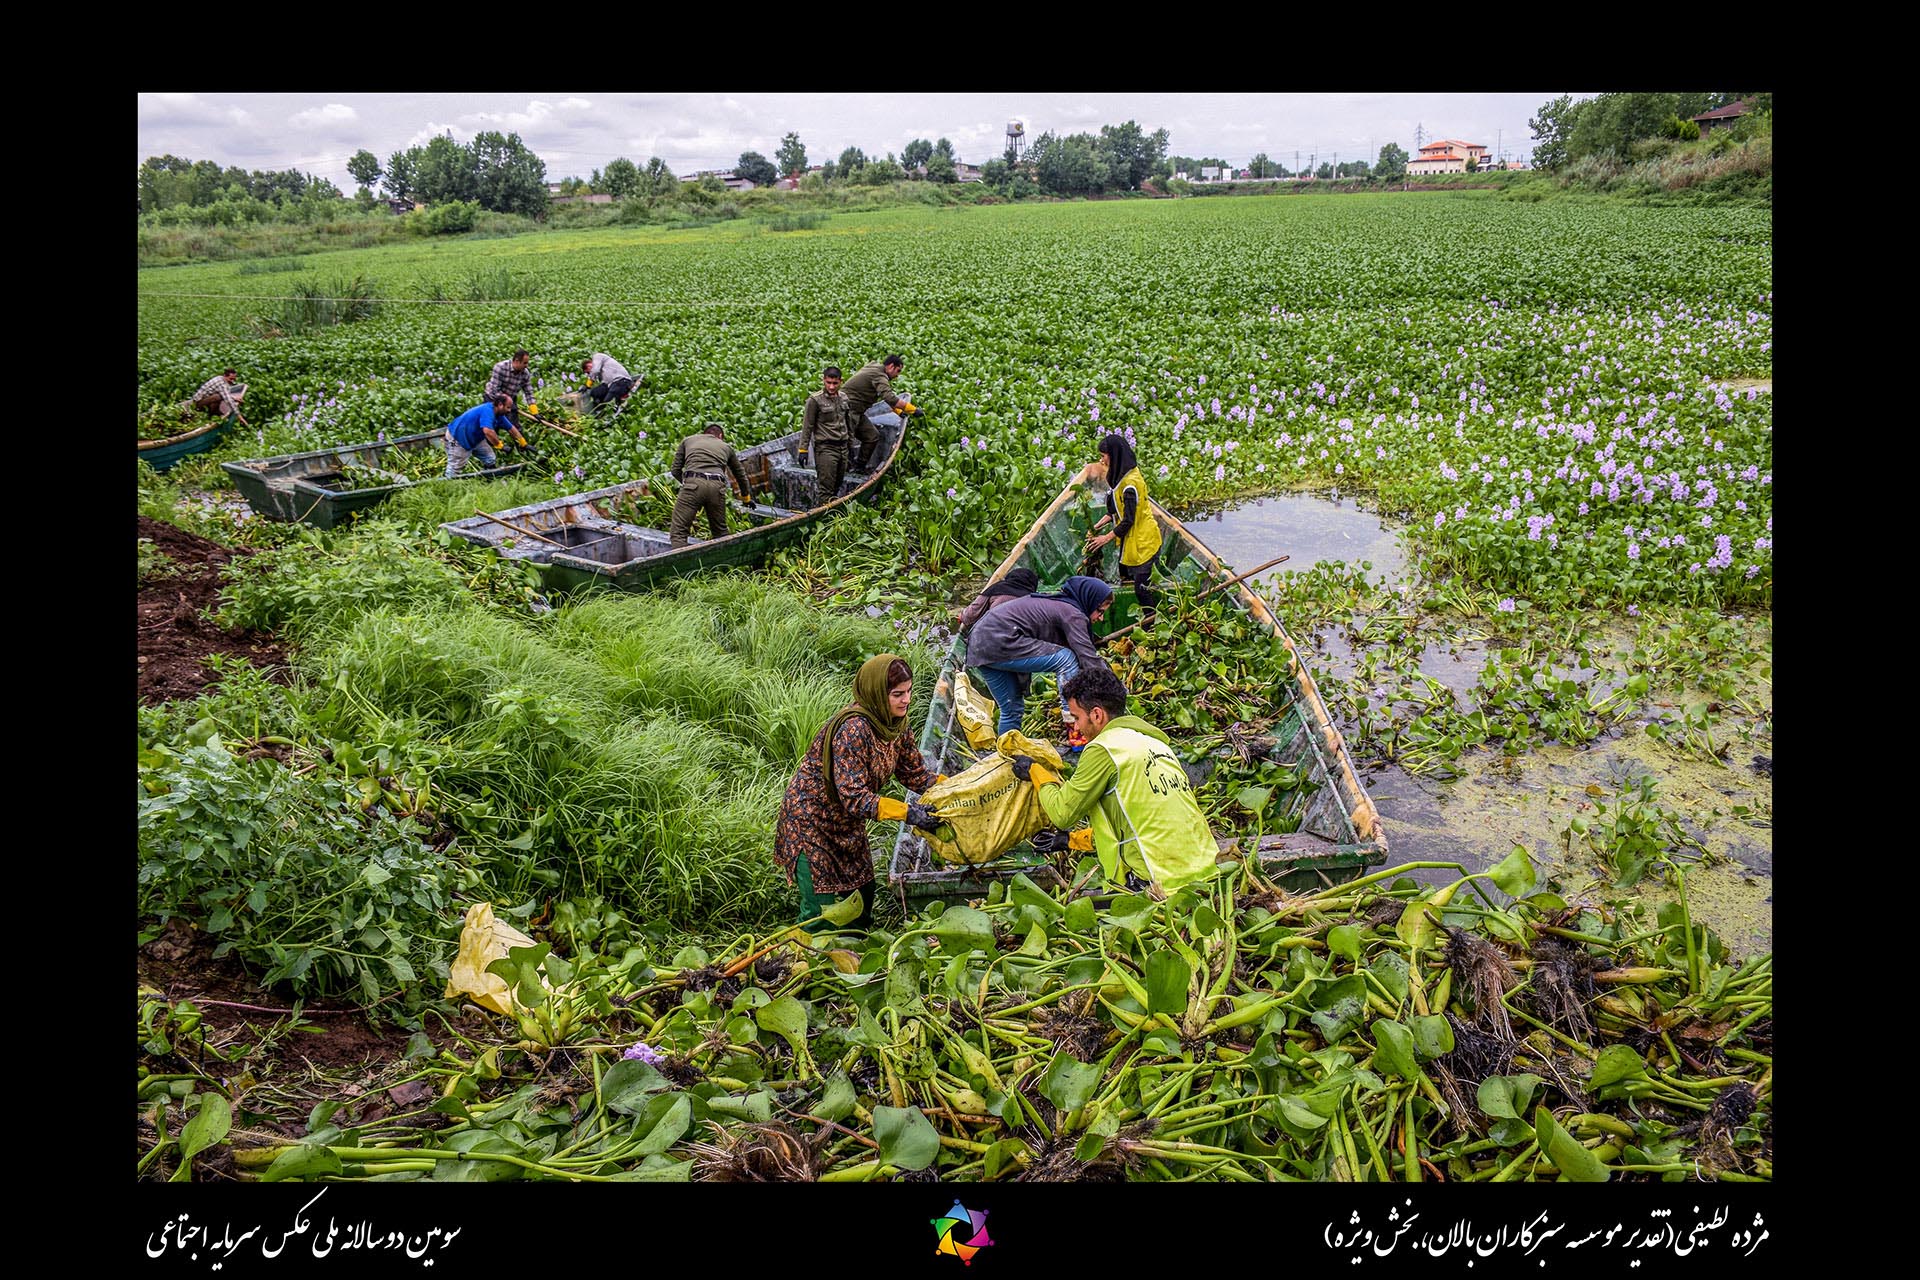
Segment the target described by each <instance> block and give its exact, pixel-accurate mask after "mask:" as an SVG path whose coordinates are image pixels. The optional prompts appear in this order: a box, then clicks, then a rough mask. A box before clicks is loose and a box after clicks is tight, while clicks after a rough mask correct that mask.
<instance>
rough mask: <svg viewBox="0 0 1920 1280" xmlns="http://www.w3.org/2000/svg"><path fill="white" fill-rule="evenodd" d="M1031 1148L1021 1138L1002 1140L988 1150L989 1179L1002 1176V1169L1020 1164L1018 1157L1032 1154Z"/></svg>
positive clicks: (987, 1168) (987, 1166)
mask: <svg viewBox="0 0 1920 1280" xmlns="http://www.w3.org/2000/svg"><path fill="white" fill-rule="evenodd" d="M1031 1150H1032V1148H1031V1147H1029V1146H1027V1144H1026V1143H1025V1142H1024V1141H1023V1140H1021V1139H1019V1138H1002V1139H1000V1141H998V1142H996V1143H994V1144H993V1145H992V1146H990V1147H988V1148H987V1154H986V1157H985V1158H986V1175H987V1177H988V1178H989V1179H992V1178H997V1177H999V1176H1000V1171H1001V1170H1002V1169H1007V1168H1011V1167H1013V1166H1015V1165H1017V1164H1018V1163H1019V1160H1018V1158H1017V1157H1018V1156H1020V1155H1021V1154H1023V1153H1027V1152H1030V1151H1031Z"/></svg>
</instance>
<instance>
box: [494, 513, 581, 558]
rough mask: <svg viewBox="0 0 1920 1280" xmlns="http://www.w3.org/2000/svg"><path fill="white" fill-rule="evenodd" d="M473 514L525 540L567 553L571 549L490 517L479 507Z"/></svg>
mask: <svg viewBox="0 0 1920 1280" xmlns="http://www.w3.org/2000/svg"><path fill="white" fill-rule="evenodd" d="M473 514H475V515H477V516H479V517H480V518H481V519H482V520H491V521H493V522H494V523H495V524H497V525H500V526H501V527H502V528H506V529H511V530H513V531H514V532H515V533H517V534H519V535H520V536H521V537H523V538H532V539H533V540H534V541H536V542H544V543H546V544H547V545H548V546H550V547H558V548H560V549H561V550H562V551H567V550H570V549H571V548H569V547H568V546H567V544H566V543H564V542H555V541H554V540H553V539H552V538H547V537H542V536H541V535H540V534H537V533H535V532H534V531H533V530H531V529H522V528H521V527H520V526H519V525H517V524H508V523H507V522H506V521H505V520H502V519H501V518H500V517H499V516H490V515H488V514H487V513H486V512H484V511H482V510H481V509H480V508H478V507H475V508H474V509H473Z"/></svg>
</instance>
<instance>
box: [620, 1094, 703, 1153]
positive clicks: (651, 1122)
mask: <svg viewBox="0 0 1920 1280" xmlns="http://www.w3.org/2000/svg"><path fill="white" fill-rule="evenodd" d="M692 1124H693V1100H692V1099H691V1098H689V1097H687V1095H686V1094H684V1093H662V1094H658V1095H656V1096H654V1097H653V1098H650V1099H649V1100H648V1101H647V1105H646V1107H645V1108H643V1109H642V1110H641V1112H640V1114H639V1117H638V1120H637V1121H636V1123H635V1124H634V1130H633V1131H634V1133H635V1134H636V1135H637V1136H638V1137H639V1138H640V1145H639V1146H638V1147H636V1148H635V1151H636V1152H637V1153H638V1154H640V1155H643V1156H651V1155H658V1154H659V1153H660V1152H662V1151H665V1150H666V1149H667V1148H668V1147H670V1146H672V1145H673V1144H674V1143H676V1142H678V1141H680V1139H681V1138H682V1137H684V1136H686V1132H687V1130H688V1128H689V1127H691V1126H692Z"/></svg>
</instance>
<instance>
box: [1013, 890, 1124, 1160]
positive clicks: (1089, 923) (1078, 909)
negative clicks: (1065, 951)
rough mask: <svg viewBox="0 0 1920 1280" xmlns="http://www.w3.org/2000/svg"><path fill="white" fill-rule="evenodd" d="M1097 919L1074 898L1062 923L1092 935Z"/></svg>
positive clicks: (1086, 901) (1087, 902) (1088, 904)
mask: <svg viewBox="0 0 1920 1280" xmlns="http://www.w3.org/2000/svg"><path fill="white" fill-rule="evenodd" d="M1098 919H1099V912H1098V911H1096V910H1095V909H1094V905H1093V899H1092V898H1075V899H1074V900H1073V901H1072V902H1070V903H1068V904H1067V914H1066V916H1065V917H1064V918H1063V923H1064V924H1065V925H1066V927H1067V928H1068V930H1070V931H1071V932H1073V933H1092V932H1093V926H1094V922H1095V921H1096V920H1098ZM996 1145H998V1144H996ZM1022 1145H1024V1144H1022Z"/></svg>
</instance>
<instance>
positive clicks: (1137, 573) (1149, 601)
mask: <svg viewBox="0 0 1920 1280" xmlns="http://www.w3.org/2000/svg"><path fill="white" fill-rule="evenodd" d="M1159 558H1160V553H1159V552H1158V551H1156V552H1154V553H1153V554H1152V555H1150V556H1148V557H1147V559H1146V563H1144V564H1123V565H1121V566H1120V578H1121V581H1123V582H1131V583H1132V584H1133V595H1134V598H1135V599H1136V600H1138V601H1139V602H1140V612H1142V613H1152V612H1153V607H1154V606H1155V605H1157V604H1159V603H1160V593H1159V592H1158V591H1154V590H1152V589H1151V588H1149V587H1148V586H1147V580H1148V579H1149V578H1151V577H1152V576H1153V565H1154V562H1155V561H1156V560H1158V559H1159Z"/></svg>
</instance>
